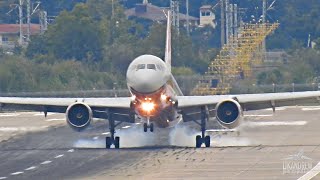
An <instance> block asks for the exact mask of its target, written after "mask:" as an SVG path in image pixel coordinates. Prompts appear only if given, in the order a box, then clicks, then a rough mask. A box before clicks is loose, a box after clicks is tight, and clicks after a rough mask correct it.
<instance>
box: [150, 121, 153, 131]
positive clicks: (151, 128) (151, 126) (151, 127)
mask: <svg viewBox="0 0 320 180" xmlns="http://www.w3.org/2000/svg"><path fill="white" fill-rule="evenodd" d="M150 132H153V123H151V124H150Z"/></svg>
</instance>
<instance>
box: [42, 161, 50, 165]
mask: <svg viewBox="0 0 320 180" xmlns="http://www.w3.org/2000/svg"><path fill="white" fill-rule="evenodd" d="M50 163H52V161H43V162H42V163H40V164H42V165H45V164H50Z"/></svg>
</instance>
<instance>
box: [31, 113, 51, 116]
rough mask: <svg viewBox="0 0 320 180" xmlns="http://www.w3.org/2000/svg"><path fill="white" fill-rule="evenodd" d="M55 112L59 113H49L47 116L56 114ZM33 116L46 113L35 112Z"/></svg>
mask: <svg viewBox="0 0 320 180" xmlns="http://www.w3.org/2000/svg"><path fill="white" fill-rule="evenodd" d="M54 114H57V113H48V114H47V116H50V115H54ZM33 116H44V113H35V114H33Z"/></svg>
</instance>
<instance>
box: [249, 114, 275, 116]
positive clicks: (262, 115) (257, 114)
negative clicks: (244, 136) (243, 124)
mask: <svg viewBox="0 0 320 180" xmlns="http://www.w3.org/2000/svg"><path fill="white" fill-rule="evenodd" d="M271 116H273V114H247V115H244V117H271Z"/></svg>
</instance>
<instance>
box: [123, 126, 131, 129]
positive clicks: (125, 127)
mask: <svg viewBox="0 0 320 180" xmlns="http://www.w3.org/2000/svg"><path fill="white" fill-rule="evenodd" d="M130 127H131V126H124V127H122V128H123V129H128V128H130Z"/></svg>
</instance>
